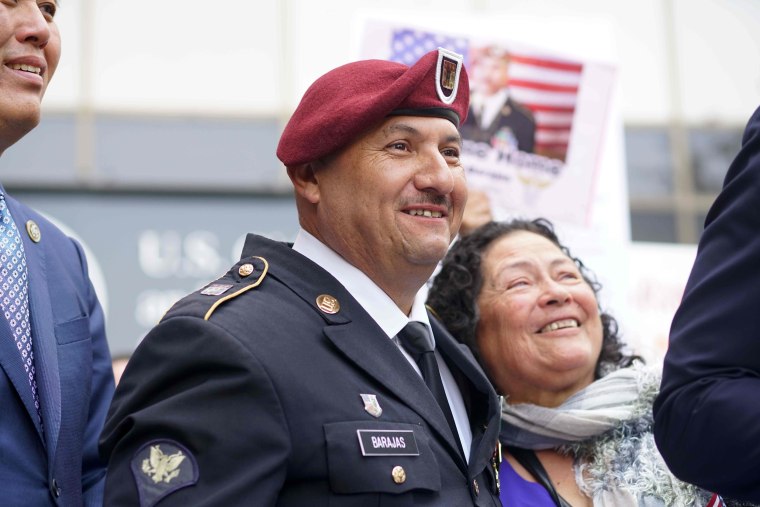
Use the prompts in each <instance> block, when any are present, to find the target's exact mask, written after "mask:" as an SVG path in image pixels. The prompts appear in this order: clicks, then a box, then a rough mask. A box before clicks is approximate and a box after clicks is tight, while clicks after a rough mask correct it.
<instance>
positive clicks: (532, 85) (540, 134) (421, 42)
mask: <svg viewBox="0 0 760 507" xmlns="http://www.w3.org/2000/svg"><path fill="white" fill-rule="evenodd" d="M439 46H440V47H445V48H447V49H450V50H452V51H455V52H457V53H460V54H462V55H464V63H465V66H467V65H469V63H470V62H469V59H470V57H471V54H470V53H471V51H470V49H471V48H470V40H469V39H467V38H464V37H454V36H449V35H444V34H437V33H431V32H425V31H420V30H414V29H409V28H401V29H397V30H394V31H393V34H392V37H391V57H390V59H391V60H393V61H397V62H400V63H403V64H406V65H412V64H414V63H415V62H416V61H417V60H418V59H419V58H420V57H422V56H423V55H424V54H425V53H427V52H429V51H432V50H434V49H436V48H437V47H439ZM509 53H510V57H511V62H510V66H509V89H510V94H511V95H512V96H513V97H514V99H515V100H517V101H518V102H520V103H522V105H523V106H525V107H527V108H528V109H530V110H531V112H532V113H533V116H534V119H535V121H536V139H535V143H536V144H535V151H536V152H537V153H546V154H554V155H556V156H557V157H558V158H561V159H564V158H565V155H566V154H567V148H568V143H569V141H570V130H571V127H572V124H573V115H574V113H575V108H576V104H577V98H578V88H579V85H580V82H581V74H582V72H583V64H582V63H579V62H572V61H567V60H561V59H558V58H552V57H546V56H540V55H536V54H528V53H521V52H519V51H512V50H509Z"/></svg>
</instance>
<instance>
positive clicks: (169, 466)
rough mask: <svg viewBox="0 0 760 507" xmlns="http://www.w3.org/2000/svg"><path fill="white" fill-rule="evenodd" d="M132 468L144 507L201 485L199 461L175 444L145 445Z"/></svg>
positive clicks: (135, 457)
mask: <svg viewBox="0 0 760 507" xmlns="http://www.w3.org/2000/svg"><path fill="white" fill-rule="evenodd" d="M130 466H131V468H132V475H133V476H134V478H135V483H136V485H137V491H138V493H139V496H140V506H141V507H153V506H154V505H156V504H157V503H158V502H160V501H161V500H162V499H163V498H165V497H166V496H168V495H170V494H172V493H174V492H175V491H177V490H179V489H182V488H185V487H187V486H192V485H193V484H195V483H196V482H198V463H197V462H196V461H195V457H194V456H193V455H192V454H191V453H190V451H188V450H187V449H186V448H185V447H184V446H182V445H180V444H179V443H177V442H174V441H172V440H154V441H152V442H148V443H147V444H145V445H143V446H142V447H141V448H140V450H138V451H137V452H136V453H135V455H134V457H133V458H132V463H131V464H130Z"/></svg>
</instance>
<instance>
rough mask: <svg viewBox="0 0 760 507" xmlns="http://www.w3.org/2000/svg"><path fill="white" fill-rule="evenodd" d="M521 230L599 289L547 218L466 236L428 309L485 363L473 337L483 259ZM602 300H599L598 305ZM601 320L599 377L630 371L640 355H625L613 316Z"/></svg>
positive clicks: (449, 260) (437, 280)
mask: <svg viewBox="0 0 760 507" xmlns="http://www.w3.org/2000/svg"><path fill="white" fill-rule="evenodd" d="M517 231H527V232H532V233H535V234H538V235H540V236H543V237H544V238H546V239H548V240H549V241H551V242H552V243H554V244H555V245H557V248H559V249H560V250H561V251H562V253H564V254H565V255H567V256H568V257H569V258H570V259H572V261H573V262H574V263H575V264H576V266H578V269H579V270H580V272H581V276H583V279H584V280H585V281H586V283H588V284H589V286H590V287H591V288H592V289H593V291H594V295H597V294H598V293H599V291H600V290H601V288H602V286H601V284H600V283H599V282H598V281H597V280H596V276H594V274H593V273H592V272H591V271H590V270H589V269H588V268H587V267H586V266H585V265H584V264H583V262H581V260H580V259H578V258H577V257H573V256H572V254H571V253H570V250H569V249H568V248H567V247H566V246H564V245H562V244H561V243H560V241H559V238H558V237H557V235H556V233H555V232H554V226H553V225H552V223H551V222H550V221H548V220H546V219H544V218H538V219H535V220H523V219H514V220H510V221H506V222H489V223H487V224H485V225H483V226H481V227H480V228H478V229H476V230H475V231H473V232H472V233H471V234H469V235H467V236H464V237H463V238H461V239H460V240H459V241H457V242H456V243H455V244H454V245H453V246H452V247H451V249H450V250H449V252H448V254H447V255H446V257H445V258H444V260H443V266H442V267H441V270H440V271H439V272H438V274H437V275H436V276H435V279H434V280H433V286H432V287H431V289H430V293H429V295H428V300H427V305H428V306H429V307H430V308H431V309H432V310H433V312H434V313H435V314H436V316H437V317H438V318H439V319H440V320H441V321H442V322H443V324H444V325H445V326H446V328H447V329H448V330H449V331H450V332H451V334H452V335H454V337H455V338H456V339H457V340H459V341H460V342H462V343H464V344H465V345H467V346H469V347H470V349H472V351H473V353H474V354H475V356H476V357H477V358H478V361H480V363H481V364H483V361H482V360H481V358H480V350H479V348H478V343H477V340H476V337H475V330H476V329H477V324H478V319H479V318H480V310H479V309H478V305H477V299H478V295H479V294H480V289H481V288H482V286H483V273H482V271H481V264H482V261H483V254H484V252H485V251H486V250H487V249H488V247H489V246H490V245H491V244H492V243H494V242H495V241H497V240H498V239H500V238H502V237H503V236H506V235H508V234H511V233H513V232H517ZM598 300H599V298H598V297H597V301H598ZM599 315H600V318H601V320H602V330H603V331H602V351H601V353H600V354H599V359H598V360H597V363H596V370H595V378H597V379H598V378H600V377H603V376H604V375H606V374H607V373H609V372H611V371H613V370H617V369H618V368H623V367H626V366H630V365H631V363H632V362H633V361H634V360H635V359H638V360H642V359H641V358H640V357H639V356H630V355H626V354H624V353H623V346H624V345H623V343H622V341H621V339H620V337H619V336H618V324H617V321H616V320H615V318H614V317H612V315H610V314H608V313H606V312H603V311H602V310H601V308H600V309H599Z"/></svg>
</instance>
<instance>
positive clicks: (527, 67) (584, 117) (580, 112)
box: [361, 20, 616, 227]
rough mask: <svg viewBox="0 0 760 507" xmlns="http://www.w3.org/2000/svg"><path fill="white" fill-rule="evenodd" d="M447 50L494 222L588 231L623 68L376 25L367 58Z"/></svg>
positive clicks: (467, 139) (370, 26) (468, 160)
mask: <svg viewBox="0 0 760 507" xmlns="http://www.w3.org/2000/svg"><path fill="white" fill-rule="evenodd" d="M438 47H444V48H447V49H450V50H452V51H455V52H457V53H459V54H461V55H463V57H464V62H465V67H466V68H467V72H468V75H469V78H470V110H469V113H468V118H467V121H466V122H465V123H464V124H462V125H461V126H460V132H461V134H462V137H463V150H462V161H463V163H464V166H465V170H466V172H467V179H468V185H469V186H470V187H471V188H476V189H480V190H483V191H485V192H486V193H487V194H488V196H489V199H490V201H491V206H492V209H493V214H494V216H495V217H496V218H498V219H501V218H508V217H511V216H525V217H535V216H544V217H547V218H549V219H552V220H556V221H560V222H565V223H571V224H576V225H579V226H581V227H583V226H586V225H589V220H590V216H591V211H592V206H593V197H594V185H595V182H596V179H597V175H598V170H599V169H600V168H599V164H600V160H601V150H602V149H603V147H604V141H605V139H604V137H605V131H606V122H607V121H608V116H609V107H610V102H611V96H612V91H613V86H614V82H615V77H616V68H615V67H614V66H613V65H611V64H609V63H600V62H594V61H584V60H583V59H581V58H578V57H568V56H566V55H562V54H560V53H559V52H552V51H548V50H546V49H545V48H536V47H531V46H530V45H527V44H525V43H520V42H519V41H510V40H506V39H496V38H486V37H483V36H479V35H463V34H453V33H441V32H438V31H435V30H431V29H426V28H421V27H413V26H409V25H404V24H397V23H395V22H391V21H381V20H377V21H372V22H369V23H367V24H366V25H365V30H364V34H363V37H362V45H361V53H362V56H363V57H366V58H385V59H389V60H393V61H398V62H401V63H404V64H407V65H411V64H413V63H414V62H416V61H417V59H419V58H420V57H421V56H422V55H424V54H425V53H427V52H428V51H432V50H434V49H436V48H438Z"/></svg>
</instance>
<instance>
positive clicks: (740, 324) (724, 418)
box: [654, 109, 760, 503]
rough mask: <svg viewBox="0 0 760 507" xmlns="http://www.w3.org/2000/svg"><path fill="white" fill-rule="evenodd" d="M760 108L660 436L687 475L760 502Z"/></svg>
mask: <svg viewBox="0 0 760 507" xmlns="http://www.w3.org/2000/svg"><path fill="white" fill-rule="evenodd" d="M758 301H760V109H758V110H757V111H755V113H754V115H753V116H752V118H751V119H750V121H749V124H748V125H747V128H746V130H745V133H744V138H743V141H742V148H741V150H740V152H739V154H738V155H737V157H736V158H735V159H734V161H733V163H732V164H731V166H730V167H729V169H728V173H727V174H726V179H725V182H724V186H723V190H722V191H721V193H720V195H719V196H718V198H717V199H716V200H715V203H714V204H713V206H712V207H711V209H710V211H709V213H708V215H707V219H706V221H705V230H704V233H703V234H702V237H701V239H700V241H699V249H698V252H697V257H696V260H695V263H694V266H693V268H692V271H691V275H690V277H689V281H688V284H687V286H686V291H685V293H684V297H683V300H682V302H681V305H680V307H679V309H678V311H677V313H676V315H675V318H674V320H673V323H672V326H671V330H670V346H669V348H668V351H667V354H666V357H665V363H664V371H663V379H662V390H661V392H660V395H659V396H658V398H657V399H656V402H655V405H654V413H655V426H654V434H655V438H656V441H657V445H658V447H659V449H660V451H661V452H662V455H663V457H664V458H665V461H666V462H667V464H668V466H669V467H670V468H671V469H672V470H673V472H674V473H675V474H676V475H677V476H678V477H680V478H681V479H683V480H685V481H687V482H692V483H695V484H698V485H699V486H701V487H703V488H704V489H707V490H712V491H717V492H718V493H721V494H723V495H726V496H729V497H733V498H736V499H745V500H749V501H752V502H756V503H760V480H759V479H758V478H760V425H758V423H757V421H758V419H760V312H759V311H758V308H757V306H758Z"/></svg>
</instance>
